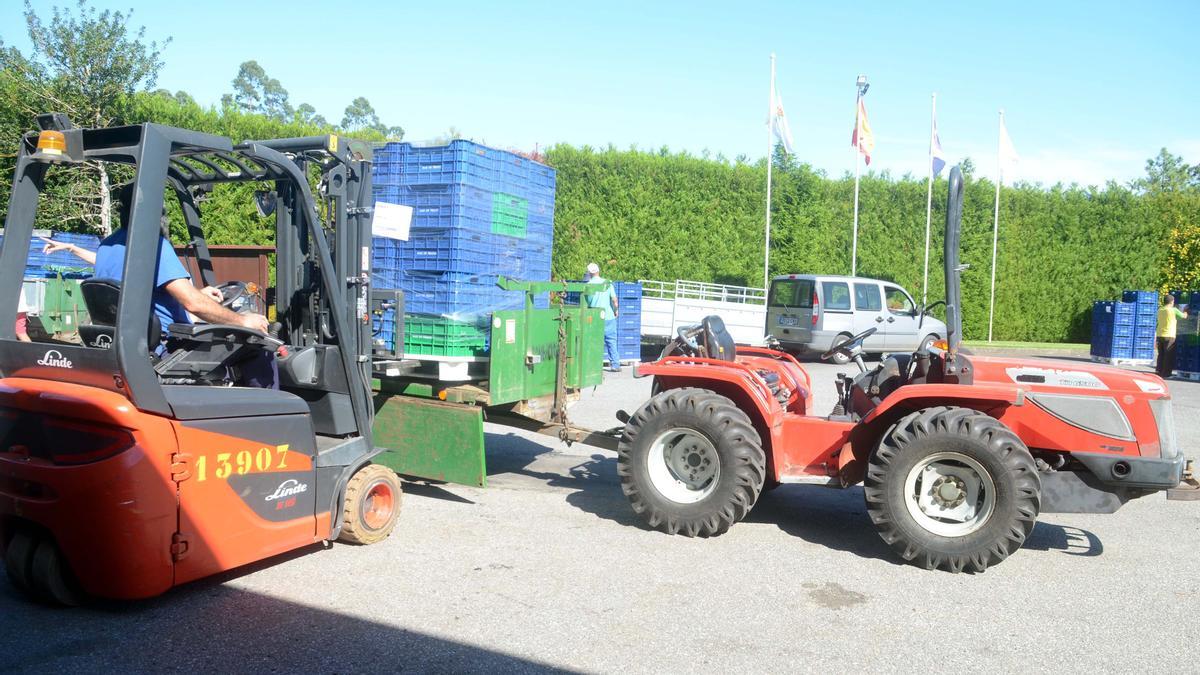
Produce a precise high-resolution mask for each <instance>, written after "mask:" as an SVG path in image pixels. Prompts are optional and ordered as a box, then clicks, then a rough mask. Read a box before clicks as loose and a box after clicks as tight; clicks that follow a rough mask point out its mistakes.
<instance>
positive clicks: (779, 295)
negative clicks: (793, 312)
mask: <svg viewBox="0 0 1200 675" xmlns="http://www.w3.org/2000/svg"><path fill="white" fill-rule="evenodd" d="M812 296H813V282H812V279H776V280H775V281H774V282H772V283H771V295H770V302H769V303H768V304H769V305H770V306H771V307H787V308H789V309H797V308H799V309H810V308H811V307H812Z"/></svg>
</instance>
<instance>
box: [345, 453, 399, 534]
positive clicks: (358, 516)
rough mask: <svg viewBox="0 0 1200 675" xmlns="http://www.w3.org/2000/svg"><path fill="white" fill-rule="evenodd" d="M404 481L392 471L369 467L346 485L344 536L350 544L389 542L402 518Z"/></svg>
mask: <svg viewBox="0 0 1200 675" xmlns="http://www.w3.org/2000/svg"><path fill="white" fill-rule="evenodd" d="M401 497H402V492H401V490H400V479H398V478H396V473H395V472H394V471H392V470H391V469H389V468H387V467H385V466H380V465H378V464H368V465H366V466H364V467H363V468H361V469H359V470H358V473H355V474H354V477H353V478H351V479H350V482H349V483H348V484H347V485H346V502H345V506H344V507H343V509H344V510H343V518H342V533H341V535H339V536H338V539H340V540H342V541H344V542H347V543H350V544H364V545H365V544H374V543H377V542H381V541H383V540H384V539H387V538H388V535H390V534H391V533H392V530H393V529H394V528H395V527H396V521H397V520H398V519H399V517H400V501H401Z"/></svg>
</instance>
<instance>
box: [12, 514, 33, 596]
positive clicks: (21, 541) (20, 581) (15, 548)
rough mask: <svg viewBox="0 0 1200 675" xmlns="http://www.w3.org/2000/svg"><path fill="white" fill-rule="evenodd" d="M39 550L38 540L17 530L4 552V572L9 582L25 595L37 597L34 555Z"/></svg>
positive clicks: (27, 533)
mask: <svg viewBox="0 0 1200 675" xmlns="http://www.w3.org/2000/svg"><path fill="white" fill-rule="evenodd" d="M36 550H37V539H36V538H35V537H34V536H33V535H32V534H30V533H29V532H27V531H25V530H17V531H16V533H14V534H13V538H12V540H11V541H9V542H8V548H7V549H6V550H5V552H4V570H5V572H7V573H8V580H9V582H10V583H12V585H13V586H14V587H15V588H16V589H17V590H18V591H20V592H22V593H24V594H25V595H28V596H31V597H36V596H37V592H36V591H35V590H34V588H33V554H34V552H35V551H36Z"/></svg>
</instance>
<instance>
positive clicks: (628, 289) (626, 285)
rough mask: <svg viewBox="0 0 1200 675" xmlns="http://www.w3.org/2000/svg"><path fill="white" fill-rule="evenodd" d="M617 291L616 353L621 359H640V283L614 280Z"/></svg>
mask: <svg viewBox="0 0 1200 675" xmlns="http://www.w3.org/2000/svg"><path fill="white" fill-rule="evenodd" d="M613 286H614V287H615V288H616V291H617V306H618V307H619V308H620V314H619V315H618V316H617V353H618V354H619V358H620V359H621V360H622V361H641V360H642V284H641V283H640V282H637V281H614V282H613Z"/></svg>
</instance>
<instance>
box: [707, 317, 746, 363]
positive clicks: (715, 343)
mask: <svg viewBox="0 0 1200 675" xmlns="http://www.w3.org/2000/svg"><path fill="white" fill-rule="evenodd" d="M700 325H701V327H702V328H703V329H704V330H703V331H701V339H702V340H703V347H704V355H705V356H706V357H707V358H710V359H717V360H719V361H734V360H736V359H737V347H736V346H735V345H734V342H733V336H732V335H730V334H729V331H727V330H725V322H724V321H722V320H721V317H719V316H717V315H715V314H714V315H712V316H706V317H704V319H703V320H701V322H700Z"/></svg>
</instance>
